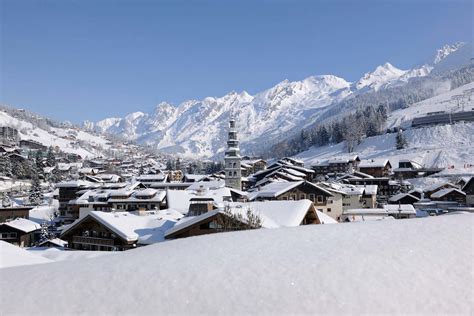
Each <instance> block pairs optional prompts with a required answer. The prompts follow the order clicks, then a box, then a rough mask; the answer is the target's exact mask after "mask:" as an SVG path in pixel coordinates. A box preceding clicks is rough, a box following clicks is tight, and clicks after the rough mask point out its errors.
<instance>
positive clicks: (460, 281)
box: [0, 214, 474, 315]
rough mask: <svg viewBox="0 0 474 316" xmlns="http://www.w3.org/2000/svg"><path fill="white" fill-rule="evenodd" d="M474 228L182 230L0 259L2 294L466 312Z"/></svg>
mask: <svg viewBox="0 0 474 316" xmlns="http://www.w3.org/2000/svg"><path fill="white" fill-rule="evenodd" d="M473 227H474V216H473V215H471V214H466V215H453V216H439V217H435V218H424V219H412V220H398V221H382V222H372V223H360V224H356V223H354V224H340V225H313V226H305V227H297V228H282V229H271V230H263V229H262V230H255V231H245V232H235V233H222V234H215V235H207V236H201V237H193V238H186V239H181V240H176V241H171V242H165V243H160V244H155V245H151V246H147V247H143V248H139V249H135V250H130V251H127V252H125V253H120V254H117V255H114V256H103V257H99V258H94V259H87V260H77V261H67V262H56V263H51V264H47V265H39V266H26V267H17V268H9V269H2V270H1V271H0V280H2V282H4V283H5V284H15V286H14V287H10V288H9V290H8V291H4V293H2V296H1V299H0V300H1V301H0V304H1V306H2V310H3V312H4V313H5V314H33V313H34V314H48V315H51V314H56V315H58V314H110V315H113V314H114V315H118V314H170V313H178V314H198V313H207V314H252V313H253V314H255V313H258V314H263V313H266V314H287V313H311V314H314V313H355V314H360V313H403V314H406V313H417V314H433V313H436V314H443V313H463V314H464V313H465V314H469V313H472V311H473V303H472V293H473V284H474V282H473V281H474V280H473V243H472V236H473V233H474V232H473ZM32 275H34V276H35V277H34V278H31V277H28V276H32ZM51 275H54V276H55V277H51ZM24 293H31V295H23V294H24ZM51 293H54V304H53V303H51V300H50V298H51ZM19 298H21V303H20V302H19V301H18V300H19Z"/></svg>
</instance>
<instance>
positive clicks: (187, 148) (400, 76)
mask: <svg viewBox="0 0 474 316" xmlns="http://www.w3.org/2000/svg"><path fill="white" fill-rule="evenodd" d="M465 46H467V45H465V44H464V43H457V44H454V45H446V46H444V47H443V48H441V49H440V50H438V51H437V52H436V54H435V57H434V58H432V59H430V60H429V61H428V62H426V63H424V64H422V65H420V66H417V67H414V68H413V69H409V70H401V69H398V68H396V67H395V66H393V65H391V64H390V63H388V62H387V63H385V64H383V65H381V66H378V67H377V68H376V69H375V70H374V71H372V72H368V73H366V74H365V75H364V76H363V77H362V78H360V79H359V80H357V81H356V82H353V83H351V82H347V81H346V80H344V79H343V78H339V77H336V76H334V75H322V76H311V77H308V78H306V79H303V80H301V81H288V80H284V81H282V82H280V83H278V84H276V85H275V86H274V87H272V88H270V89H268V90H265V91H262V92H260V93H257V94H255V95H250V94H248V93H247V92H245V91H243V92H241V93H237V92H234V91H233V92H230V93H228V94H226V95H224V96H222V97H207V98H205V99H203V100H188V101H185V102H183V103H181V104H179V105H177V106H174V105H171V104H169V103H166V102H162V103H160V104H158V105H157V106H156V108H155V109H154V111H152V112H151V113H143V112H134V113H131V114H129V115H127V116H125V117H124V118H108V119H105V120H101V121H98V122H95V123H93V122H85V123H84V127H85V128H86V129H88V130H93V131H97V132H101V133H109V134H115V135H120V136H122V137H125V138H127V139H130V140H135V141H137V142H138V143H141V144H146V145H152V146H155V147H156V148H157V149H160V150H162V151H164V152H168V153H174V154H179V155H182V156H188V157H195V156H202V157H211V156H214V155H216V153H217V154H219V153H221V152H222V151H223V149H224V146H225V140H226V132H227V122H228V120H229V117H230V116H231V115H233V116H235V117H236V120H237V124H238V129H239V137H240V139H241V141H242V148H243V152H246V151H247V152H250V153H252V152H255V151H257V149H261V144H270V143H275V142H278V141H279V140H281V139H283V138H285V137H287V136H288V134H289V133H296V132H298V131H299V130H301V128H303V127H305V126H308V125H310V124H313V123H314V122H316V121H317V120H318V118H319V117H321V114H322V113H331V111H332V110H333V109H336V108H337V105H338V103H339V102H340V101H342V100H345V99H347V98H350V97H354V96H358V95H361V94H366V93H371V92H374V91H375V92H376V91H379V90H383V89H386V88H388V87H392V86H397V85H405V84H408V83H409V82H410V79H412V78H418V77H425V76H427V75H429V74H430V73H431V71H432V70H433V69H436V67H438V66H439V65H442V64H443V62H444V61H445V60H447V59H449V57H450V56H451V55H453V54H455V53H457V52H458V51H459V50H460V49H461V48H464V47H465Z"/></svg>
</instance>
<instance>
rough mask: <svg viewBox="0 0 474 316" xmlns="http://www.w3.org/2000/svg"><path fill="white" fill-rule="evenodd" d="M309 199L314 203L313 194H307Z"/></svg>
mask: <svg viewBox="0 0 474 316" xmlns="http://www.w3.org/2000/svg"><path fill="white" fill-rule="evenodd" d="M309 199H310V200H311V201H312V202H314V193H310V194H309Z"/></svg>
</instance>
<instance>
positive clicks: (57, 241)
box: [38, 238, 67, 247]
mask: <svg viewBox="0 0 474 316" xmlns="http://www.w3.org/2000/svg"><path fill="white" fill-rule="evenodd" d="M46 243H51V244H53V245H56V246H58V247H66V246H67V241H65V240H62V239H59V238H53V239H48V240H45V241H43V242H41V243H39V244H38V246H40V247H41V246H42V245H44V244H46Z"/></svg>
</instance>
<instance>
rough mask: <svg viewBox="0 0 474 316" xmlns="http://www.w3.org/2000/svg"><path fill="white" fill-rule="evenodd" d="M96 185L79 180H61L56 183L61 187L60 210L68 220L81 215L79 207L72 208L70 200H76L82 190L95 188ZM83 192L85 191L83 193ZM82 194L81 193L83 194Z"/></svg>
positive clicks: (57, 186)
mask: <svg viewBox="0 0 474 316" xmlns="http://www.w3.org/2000/svg"><path fill="white" fill-rule="evenodd" d="M95 187H96V185H95V184H94V183H91V182H89V181H83V180H77V181H67V182H61V183H58V184H57V185H56V188H58V189H59V199H58V200H59V212H60V215H61V216H62V217H63V218H64V219H66V220H67V221H69V220H70V221H72V220H74V219H76V218H78V217H79V209H71V208H70V207H69V201H71V200H75V199H76V198H77V194H78V192H80V191H83V190H88V189H91V188H95ZM82 194H83V193H82ZM82 194H81V195H82Z"/></svg>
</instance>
